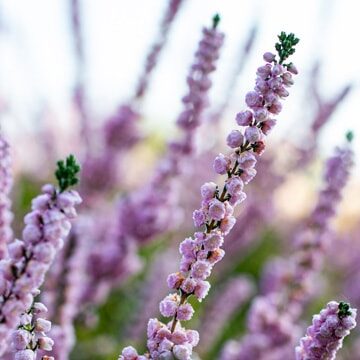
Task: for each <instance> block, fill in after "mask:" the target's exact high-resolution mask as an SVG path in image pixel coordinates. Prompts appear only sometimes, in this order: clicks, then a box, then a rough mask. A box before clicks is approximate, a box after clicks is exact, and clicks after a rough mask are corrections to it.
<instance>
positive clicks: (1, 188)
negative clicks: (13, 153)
mask: <svg viewBox="0 0 360 360" xmlns="http://www.w3.org/2000/svg"><path fill="white" fill-rule="evenodd" d="M10 169H11V157H10V149H9V145H8V143H7V142H6V140H5V139H4V138H3V137H2V135H1V133H0V260H1V259H4V258H6V257H7V244H8V243H9V241H10V240H11V239H12V230H11V226H10V225H11V221H12V218H13V215H12V212H11V210H10V207H11V200H10V198H9V193H10V191H11V187H12V182H13V180H12V174H11V171H10Z"/></svg>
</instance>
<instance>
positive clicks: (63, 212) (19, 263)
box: [0, 185, 81, 353]
mask: <svg viewBox="0 0 360 360" xmlns="http://www.w3.org/2000/svg"><path fill="white" fill-rule="evenodd" d="M42 191H43V194H42V195H39V196H38V197H36V198H35V199H34V200H33V201H32V211H31V212H30V213H29V214H28V215H26V216H25V219H24V221H25V228H24V230H23V234H22V235H23V240H14V241H13V242H12V243H10V244H9V246H8V249H9V257H8V258H7V259H4V260H1V261H0V300H1V301H0V335H1V336H0V339H1V341H0V353H3V351H4V350H5V349H6V346H7V340H6V339H7V337H8V335H9V332H11V330H12V329H13V328H15V327H16V326H17V325H18V322H19V317H20V315H21V314H22V313H24V312H26V310H27V309H29V308H30V307H31V304H32V303H33V300H34V296H35V295H37V294H38V289H39V287H40V286H41V285H42V283H43V282H44V276H45V274H46V272H47V271H48V269H49V267H50V264H51V263H52V262H53V259H54V256H55V253H56V251H58V250H59V249H60V248H61V247H62V246H63V241H64V239H65V238H66V237H67V235H68V234H69V231H70V228H71V223H70V221H69V220H71V219H73V218H74V217H75V216H76V210H75V206H76V205H78V204H80V202H81V198H80V196H79V195H78V193H77V192H76V191H73V190H69V191H64V192H59V191H58V190H57V189H56V188H55V187H54V186H52V185H45V186H44V187H43V189H42Z"/></svg>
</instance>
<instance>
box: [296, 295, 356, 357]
mask: <svg viewBox="0 0 360 360" xmlns="http://www.w3.org/2000/svg"><path fill="white" fill-rule="evenodd" d="M355 318H356V309H351V308H350V305H349V304H347V303H344V302H340V303H337V302H336V301H331V302H329V303H328V304H327V305H326V308H325V309H323V310H321V311H320V314H319V315H315V316H314V317H313V321H312V325H311V326H309V327H308V329H307V331H306V335H305V337H303V338H302V339H301V340H300V345H299V346H297V347H296V349H295V354H296V360H308V359H323V360H334V359H335V357H336V353H337V351H338V350H339V349H341V348H342V344H343V340H344V338H345V336H347V335H349V333H350V330H352V329H353V328H354V327H355V326H356V321H355Z"/></svg>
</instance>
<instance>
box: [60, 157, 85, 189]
mask: <svg viewBox="0 0 360 360" xmlns="http://www.w3.org/2000/svg"><path fill="white" fill-rule="evenodd" d="M57 166H58V168H57V170H56V171H55V176H56V179H57V181H58V183H59V188H60V192H63V191H65V190H66V189H67V188H68V187H70V186H74V185H76V184H77V183H78V182H79V179H78V177H77V174H78V173H79V172H80V166H79V165H78V163H77V162H76V159H75V156H74V155H72V154H71V155H69V156H68V157H67V158H66V160H65V161H63V160H59V161H58V162H57Z"/></svg>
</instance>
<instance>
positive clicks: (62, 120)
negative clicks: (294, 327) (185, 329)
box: [0, 0, 360, 360]
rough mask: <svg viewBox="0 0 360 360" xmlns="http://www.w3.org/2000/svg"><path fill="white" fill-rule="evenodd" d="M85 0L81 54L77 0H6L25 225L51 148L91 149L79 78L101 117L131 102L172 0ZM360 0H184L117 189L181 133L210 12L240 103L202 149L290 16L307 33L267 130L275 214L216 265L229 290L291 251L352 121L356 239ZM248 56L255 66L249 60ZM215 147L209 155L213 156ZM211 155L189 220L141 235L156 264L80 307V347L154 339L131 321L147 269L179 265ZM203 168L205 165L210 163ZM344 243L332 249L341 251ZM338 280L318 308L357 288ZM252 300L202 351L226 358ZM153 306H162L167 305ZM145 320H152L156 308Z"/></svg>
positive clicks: (9, 96)
mask: <svg viewBox="0 0 360 360" xmlns="http://www.w3.org/2000/svg"><path fill="white" fill-rule="evenodd" d="M79 4H80V5H79V6H80V7H79V9H80V10H79V12H80V14H81V33H82V43H83V59H82V60H81V61H80V62H79V59H78V58H77V55H76V51H75V46H74V34H73V29H72V26H71V15H70V14H71V2H70V1H66V0H51V1H48V0H29V1H24V0H22V1H21V0H0V125H1V129H2V131H3V132H4V133H5V134H6V137H7V138H8V140H9V142H10V144H11V146H12V151H13V156H14V171H15V176H16V185H15V187H14V191H13V198H14V208H15V210H16V221H15V225H14V226H15V228H16V229H17V231H18V232H19V231H20V228H21V216H22V214H23V213H25V212H26V211H27V209H28V208H29V204H30V199H31V197H32V196H33V195H34V194H36V193H37V191H38V188H39V184H41V183H43V182H44V181H46V180H47V179H49V178H51V173H52V167H51V166H52V163H51V161H52V160H54V161H55V160H56V159H57V158H63V157H64V155H66V154H67V153H69V152H72V153H75V154H76V155H77V156H78V157H79V158H81V156H82V154H83V149H82V146H83V144H82V138H81V134H80V126H81V125H80V120H79V114H78V111H77V109H76V104H74V101H73V93H74V88H75V86H76V84H77V82H78V81H79V79H81V81H82V84H83V86H84V93H85V107H86V112H87V114H88V118H89V121H90V122H91V126H92V127H93V128H94V129H97V128H100V127H101V125H102V124H103V123H104V121H105V119H107V118H108V117H109V116H110V115H111V114H112V113H113V112H114V111H115V109H116V108H117V107H118V106H119V104H121V103H122V102H124V101H126V100H127V99H128V98H129V97H130V96H131V95H132V93H133V91H134V87H135V85H136V82H137V79H138V76H139V73H140V72H141V71H142V68H143V66H144V59H145V56H146V53H147V51H148V49H149V46H150V44H151V43H152V41H153V39H154V38H156V36H157V31H158V24H159V22H160V19H161V17H162V14H163V12H164V10H165V8H166V5H167V1H164V0H151V1H149V0H131V1H120V0H103V1H96V0H82V1H79ZM359 10H360V9H359V5H358V3H357V2H356V1H353V0H342V1H340V0H322V1H320V0H317V1H312V0H304V1H301V2H289V1H286V0H274V1H266V0H263V1H261V0H257V1H251V0H248V1H234V0H222V1H208V0H192V1H190V0H187V1H184V4H183V6H182V8H181V10H180V12H179V14H178V16H177V17H176V19H175V22H174V24H173V27H172V29H171V31H170V35H169V39H168V42H167V44H166V47H165V49H164V51H163V54H162V55H161V57H160V61H159V63H158V65H157V67H156V69H155V71H154V74H153V75H152V78H151V83H150V88H149V90H148V92H147V94H146V97H145V98H144V100H143V102H142V103H141V113H142V123H141V127H142V131H143V133H144V134H146V135H145V140H144V141H143V142H142V143H141V144H140V145H138V146H136V147H135V149H133V150H132V152H131V153H130V154H129V156H128V157H127V159H126V160H125V164H126V170H127V171H126V176H125V177H124V179H123V183H122V184H121V185H119V189H117V190H118V192H117V193H116V194H111V199H116V198H117V197H118V196H119V194H122V193H126V192H128V191H131V190H132V189H136V188H137V187H138V186H141V184H142V183H143V182H144V180H146V174H147V173H148V172H149V171H151V169H152V168H153V166H154V164H155V163H156V160H157V159H158V158H161V156H162V152H163V150H164V148H165V145H164V144H165V143H166V141H167V140H168V139H169V138H171V137H173V136H174V134H175V135H176V127H175V120H176V117H177V115H178V114H179V112H180V111H181V98H182V96H183V95H184V93H186V81H185V79H186V74H187V71H188V68H189V66H190V65H191V62H192V59H193V53H194V51H195V49H196V46H197V43H198V41H199V39H200V36H201V28H202V27H203V26H204V25H207V24H210V23H211V18H212V16H213V15H214V13H219V14H220V15H221V23H220V28H221V30H222V31H223V32H224V33H225V36H226V40H225V46H224V49H223V51H222V54H221V58H220V60H219V63H218V70H217V71H216V73H215V74H214V76H213V80H214V86H213V88H212V89H211V94H210V97H211V106H210V110H211V109H217V107H219V106H220V105H221V104H222V103H223V102H224V101H225V100H228V106H227V108H226V111H225V112H224V114H223V116H222V119H221V123H220V128H217V129H216V130H214V128H213V127H211V126H210V125H209V124H206V123H205V125H204V126H203V128H202V129H201V134H202V136H201V139H200V140H199V141H198V144H199V149H200V150H199V153H201V152H202V151H204V152H205V153H206V151H207V150H208V149H207V146H208V144H207V142H209V143H211V144H213V143H214V144H215V143H217V145H218V146H219V148H221V146H223V144H224V143H225V141H224V136H225V134H226V131H228V130H229V129H231V127H232V126H233V124H234V117H235V115H236V113H237V112H239V111H240V110H242V109H243V108H244V95H245V93H246V91H248V90H250V89H252V88H253V82H254V78H255V72H256V68H257V67H258V66H259V65H260V64H262V54H263V52H264V51H273V46H274V43H275V41H276V36H277V34H279V33H280V32H281V31H283V30H284V31H287V32H294V33H295V34H296V35H297V36H298V37H299V38H300V43H299V45H298V47H297V50H296V53H295V55H294V57H293V61H294V63H296V66H297V68H298V69H299V75H298V76H297V77H296V85H295V86H294V87H293V88H292V89H291V96H290V97H289V99H288V100H287V101H286V104H285V106H284V111H283V112H282V114H281V116H280V118H279V122H278V126H277V128H276V130H275V131H274V132H273V133H272V139H271V141H270V144H269V148H270V150H271V153H272V154H273V157H274V158H275V162H278V163H279V164H278V166H277V167H278V171H279V172H280V173H281V175H282V176H285V177H286V180H285V181H283V182H281V186H280V187H278V188H277V189H276V192H275V193H274V195H273V207H272V208H271V211H272V212H273V214H274V215H273V216H272V219H273V221H272V222H269V221H268V222H267V224H266V226H264V228H263V230H262V231H261V232H259V233H257V234H256V241H254V244H255V245H254V246H251V247H249V248H247V250H246V254H247V256H241V257H239V259H237V260H234V262H233V263H232V265H231V266H230V267H229V269H227V270H226V271H224V272H223V273H222V275H221V276H220V275H219V276H218V277H216V276H215V278H214V284H215V286H214V288H215V289H214V292H215V294H216V293H217V292H221V285H222V284H223V283H225V282H226V281H228V280H229V279H231V278H232V277H234V276H237V275H238V274H240V273H241V274H244V273H245V274H246V275H248V276H250V277H251V278H252V279H255V283H259V279H260V274H261V269H262V267H263V265H264V264H265V262H266V260H267V259H269V258H270V257H271V256H273V255H277V254H282V253H284V252H286V251H288V248H289V244H288V243H287V239H288V238H289V237H290V235H291V233H292V231H293V229H294V228H296V226H297V224H298V222H299V221H301V219H303V218H304V217H306V215H308V214H309V213H310V211H311V209H312V207H313V205H314V203H315V200H316V194H317V191H318V189H319V186H320V184H321V170H322V166H323V162H324V159H326V158H327V157H328V156H329V154H331V153H332V151H333V148H334V147H335V146H337V145H340V144H342V143H343V139H344V135H345V133H346V131H348V130H353V132H354V135H355V138H354V141H353V145H352V146H353V148H354V151H355V160H356V161H355V168H354V171H353V174H352V178H351V180H350V184H349V185H348V186H347V188H346V191H345V194H344V201H343V202H342V204H341V206H340V211H339V216H338V217H337V218H336V220H335V222H334V229H335V230H336V234H338V236H339V237H342V236H345V235H344V234H350V237H352V238H353V239H354V241H360V238H359V231H358V230H357V229H358V227H357V225H358V223H359V219H360V201H359V200H360V164H359V161H358V159H359V156H360V141H359V138H360V120H359V110H358V108H359V105H358V104H359V101H358V99H359V98H360V71H359V65H358V63H359V61H358V59H359V54H360V43H359V41H358V38H357V35H358V34H359V33H360V23H359V21H358V14H359ZM252 31H253V32H255V37H254V44H253V46H252V48H251V50H250V52H249V53H248V54H247V55H246V57H244V54H243V52H242V51H243V48H244V46H245V44H246V41H247V40H248V37H249V34H250V33H251V32H252ZM242 61H244V67H243V68H242V71H241V72H240V73H237V72H236V69H237V67H238V64H239V63H240V62H242ZM234 77H235V78H236V86H235V87H234V89H233V90H232V92H231V96H230V97H229V98H228V91H227V90H228V88H229V84H230V83H231V82H232V81H233V79H234ZM346 86H350V87H351V90H350V92H349V93H348V94H347V96H346V97H345V98H344V99H343V100H342V101H340V102H339V104H338V105H337V107H336V109H335V111H334V113H333V114H332V115H331V117H330V118H329V121H327V123H326V124H325V126H324V127H323V128H322V129H321V131H320V133H319V136H318V137H317V138H316V156H314V158H313V159H312V161H311V163H309V164H307V165H306V167H305V168H301V169H300V170H298V171H294V172H291V173H290V172H286V169H287V167H286V164H287V163H288V162H289V161H290V162H291V157H292V155H293V154H294V149H302V148H305V149H306V145H307V142H308V139H309V127H310V126H311V123H312V122H313V121H314V117H315V116H316V111H317V105H316V97H315V95H314V91H313V90H314V88H316V92H317V93H318V94H319V95H320V96H321V98H322V99H323V101H324V102H326V101H331V100H332V99H335V98H336V96H337V94H339V93H340V92H341V91H342V90H343V89H344V88H345V87H346ZM95 131H96V130H95ZM201 149H202V150H201ZM204 149H205V150H204ZM205 161H208V160H207V158H206V157H204V160H203V162H205ZM282 164H285V165H282ZM282 166H283V168H282ZM204 167H205V170H204V171H203V173H199V174H198V177H199V181H194V182H192V181H191V179H189V178H186V176H184V179H183V184H185V185H187V186H188V188H189V186H190V189H191V190H190V192H191V194H193V195H191V196H192V198H191V199H188V201H187V202H186V201H185V202H184V204H183V209H184V210H185V211H184V212H185V216H184V222H183V224H182V225H181V227H179V228H178V231H177V232H171V233H169V234H165V235H164V236H161V237H160V238H159V239H157V240H156V241H155V242H153V243H151V244H150V245H147V246H145V247H143V248H141V249H140V250H139V251H140V257H141V258H142V260H143V262H144V264H145V265H144V268H143V269H142V271H140V272H139V273H138V274H136V275H134V276H133V277H131V278H129V279H127V281H126V282H125V283H123V284H122V286H121V287H120V288H119V289H114V292H113V293H112V295H111V296H110V297H109V298H108V300H107V301H106V302H105V303H104V304H102V305H101V306H98V307H94V308H91V309H90V310H89V311H88V313H86V314H82V315H81V316H79V319H78V321H77V337H78V342H77V345H76V347H75V350H74V351H73V353H72V358H73V359H114V358H115V356H116V354H118V353H119V350H120V348H121V346H122V345H126V344H127V343H128V341H130V342H133V343H136V344H138V345H139V346H140V348H141V346H143V345H144V343H143V342H141V340H139V339H134V338H133V337H132V334H133V333H132V332H131V331H134V330H131V329H132V328H131V326H132V325H131V324H136V322H137V321H138V322H139V320H136V316H135V315H136V313H137V312H138V311H139V310H138V309H139V308H140V309H141V308H142V307H143V306H144V305H143V301H147V296H148V295H147V294H146V293H145V294H144V292H143V290H141V289H144V286H145V285H144V284H146V283H147V281H148V282H150V281H151V279H148V277H149V276H153V281H154V278H155V279H156V278H157V276H158V275H156V274H157V273H156V271H158V272H159V274H162V275H161V276H163V279H165V274H166V271H165V272H164V269H166V267H167V266H168V267H170V264H169V259H168V257H171V258H173V257H176V256H177V255H176V251H174V249H175V248H176V244H177V243H178V242H179V241H180V240H181V236H183V235H186V234H187V233H189V232H190V229H191V206H196V201H197V200H198V198H197V197H198V194H197V189H198V185H199V184H201V179H203V180H205V179H206V177H205V179H204V174H205V175H207V174H208V173H209V172H208V171H209V169H210V168H211V163H210V162H209V163H208V164H207V163H206V162H205V163H204ZM281 170H284V171H283V172H281ZM198 171H199V172H201V171H202V168H201V167H198ZM260 176H261V174H260ZM244 212H245V210H244ZM93 216H95V218H96V215H94V214H93ZM240 216H241V214H240ZM347 236H348V235H347ZM354 249H355V250H356V249H357V248H356V246H355V248H354ZM359 249H360V245H359ZM334 254H336V252H335V253H334ZM334 254H333V255H331V256H336V255H334ZM170 263H171V261H170ZM156 264H157V265H156ZM159 264H160V265H159ZM339 269H340V270H336V271H340V272H341V266H340V265H339ZM169 271H170V270H169ZM336 271H334V273H335V275H332V274H333V272H332V269H330V270H329V269H328V271H327V274H328V277H327V279H333V278H335V279H338V273H337V272H336ZM149 274H150V275H149ZM151 274H152V275H151ZM154 274H155V275H154ZM161 276H160V275H159V279H160V278H161ZM328 281H331V280H328ZM147 286H149V285H147ZM340 288H341V286H340V287H339V288H338V289H334V288H332V287H331V286H329V282H327V281H324V282H322V287H321V291H319V296H318V297H317V299H316V301H314V303H312V304H311V305H310V306H309V309H308V314H309V316H308V319H310V314H311V313H312V312H314V311H316V310H318V309H319V308H320V307H321V306H322V304H323V303H324V302H326V301H327V300H329V297H330V296H332V295H333V294H335V293H341V294H342V295H343V296H345V297H347V296H348V295H347V294H345V293H344V292H342V290H341V289H340ZM219 289H220V290H219ZM164 291H165V290H164ZM255 293H256V291H255ZM149 296H151V295H149ZM153 296H155V295H154V294H153ZM155 297H156V296H155ZM158 299H159V300H160V299H161V294H158ZM210 301H211V300H210ZM155 303H156V299H155ZM205 305H206V304H205ZM246 307H247V305H245V307H242V308H239V309H238V310H236V311H235V312H234V314H233V316H232V319H231V320H229V321H228V322H227V324H226V326H225V327H224V328H223V329H221V331H220V333H218V334H217V337H216V341H214V342H213V343H212V347H211V348H208V349H202V353H201V354H200V355H201V356H202V357H201V358H204V359H216V358H217V355H216V354H217V352H218V351H219V349H221V346H222V344H223V343H224V341H225V340H226V339H228V338H232V337H234V336H237V335H240V334H241V333H242V332H243V331H244V323H245V313H246ZM154 309H155V310H154V311H156V307H154ZM202 311H203V309H202V308H199V312H198V314H200V315H198V317H196V318H195V320H194V322H193V323H194V324H195V325H194V326H199V322H201V319H202V318H201V316H203V315H202ZM155 315H157V314H154V316H155ZM199 319H200V320H199ZM143 320H144V319H143ZM140 324H142V322H141V321H140ZM138 326H140V325H139V324H138ZM143 326H144V329H145V326H146V323H145V322H144V323H143ZM343 356H344V358H347V359H349V360H350V359H356V358H355V357H352V356H353V354H351V353H346V352H345V353H344V355H343ZM346 356H347V357H346Z"/></svg>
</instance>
